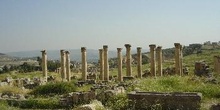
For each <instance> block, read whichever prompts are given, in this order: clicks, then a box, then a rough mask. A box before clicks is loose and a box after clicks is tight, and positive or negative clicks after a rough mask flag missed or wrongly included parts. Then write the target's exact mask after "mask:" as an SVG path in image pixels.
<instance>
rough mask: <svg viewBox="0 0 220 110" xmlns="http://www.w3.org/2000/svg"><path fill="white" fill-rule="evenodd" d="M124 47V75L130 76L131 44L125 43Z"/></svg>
mask: <svg viewBox="0 0 220 110" xmlns="http://www.w3.org/2000/svg"><path fill="white" fill-rule="evenodd" d="M125 47H126V75H127V76H129V77H130V76H132V68H131V45H130V44H125Z"/></svg>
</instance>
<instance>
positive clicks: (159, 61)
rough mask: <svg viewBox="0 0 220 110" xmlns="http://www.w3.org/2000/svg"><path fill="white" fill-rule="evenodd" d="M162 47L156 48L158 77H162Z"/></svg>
mask: <svg viewBox="0 0 220 110" xmlns="http://www.w3.org/2000/svg"><path fill="white" fill-rule="evenodd" d="M161 48H162V47H161V46H158V47H157V55H156V56H157V63H158V64H157V71H158V75H160V76H163V71H162V68H163V66H162V49H161Z"/></svg>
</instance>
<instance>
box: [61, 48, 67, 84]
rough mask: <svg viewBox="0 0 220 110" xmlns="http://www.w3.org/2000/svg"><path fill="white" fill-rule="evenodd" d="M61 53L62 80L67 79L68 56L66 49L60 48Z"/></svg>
mask: <svg viewBox="0 0 220 110" xmlns="http://www.w3.org/2000/svg"><path fill="white" fill-rule="evenodd" d="M60 55H61V78H62V81H65V80H66V63H65V62H66V57H65V52H64V50H60Z"/></svg>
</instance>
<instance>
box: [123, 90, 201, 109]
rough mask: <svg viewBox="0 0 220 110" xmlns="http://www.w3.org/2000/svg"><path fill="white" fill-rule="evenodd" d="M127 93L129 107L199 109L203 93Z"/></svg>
mask: <svg viewBox="0 0 220 110" xmlns="http://www.w3.org/2000/svg"><path fill="white" fill-rule="evenodd" d="M127 95H128V99H129V100H130V101H129V106H130V107H129V108H134V109H135V110H146V109H160V110H177V109H178V110H199V108H200V102H201V99H202V95H201V93H184V92H173V93H161V92H133V93H128V94H127ZM154 107H156V108H154Z"/></svg>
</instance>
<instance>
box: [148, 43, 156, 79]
mask: <svg viewBox="0 0 220 110" xmlns="http://www.w3.org/2000/svg"><path fill="white" fill-rule="evenodd" d="M149 47H150V56H151V58H150V73H151V76H156V59H155V48H156V45H155V44H151V45H149Z"/></svg>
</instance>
